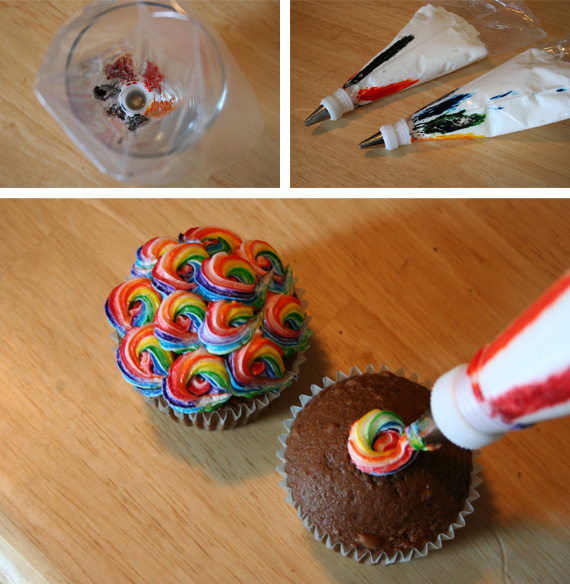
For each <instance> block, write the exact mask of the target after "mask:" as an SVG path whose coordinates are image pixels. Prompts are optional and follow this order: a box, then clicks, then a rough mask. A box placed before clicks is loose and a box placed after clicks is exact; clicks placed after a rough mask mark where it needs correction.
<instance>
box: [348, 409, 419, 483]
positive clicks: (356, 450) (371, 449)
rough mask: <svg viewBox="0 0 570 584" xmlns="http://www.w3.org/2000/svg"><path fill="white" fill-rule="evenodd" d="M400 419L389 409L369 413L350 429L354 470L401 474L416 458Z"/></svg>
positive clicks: (376, 473) (349, 444) (415, 451)
mask: <svg viewBox="0 0 570 584" xmlns="http://www.w3.org/2000/svg"><path fill="white" fill-rule="evenodd" d="M405 428H406V425H405V424H404V421H403V420H402V418H400V416H398V415H397V414H395V413H394V412H390V411H388V410H370V411H369V412H368V413H367V414H366V415H364V416H363V417H362V418H360V419H359V420H356V422H354V423H353V424H352V426H351V428H350V434H349V437H348V452H349V454H350V458H351V460H352V462H353V463H354V465H355V466H356V468H358V469H359V470H361V471H362V472H365V473H367V474H370V475H376V476H382V475H387V474H392V473H394V472H397V471H400V470H402V469H403V468H405V467H406V466H408V465H409V464H410V463H411V462H412V461H413V459H414V458H415V457H416V456H417V454H418V452H417V450H414V448H413V447H412V445H411V444H410V443H409V442H408V439H407V437H406V434H405Z"/></svg>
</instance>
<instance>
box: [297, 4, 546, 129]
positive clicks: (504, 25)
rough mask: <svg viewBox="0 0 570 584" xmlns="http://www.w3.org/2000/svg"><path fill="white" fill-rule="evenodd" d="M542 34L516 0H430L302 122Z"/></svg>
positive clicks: (334, 113) (327, 116)
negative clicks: (385, 44)
mask: <svg viewBox="0 0 570 584" xmlns="http://www.w3.org/2000/svg"><path fill="white" fill-rule="evenodd" d="M544 36H546V33H545V32H544V30H543V29H542V28H541V26H540V23H539V22H538V20H537V19H536V17H535V16H534V15H533V14H532V12H531V11H530V10H529V9H528V7H527V6H526V5H525V3H524V2H522V1H519V0H432V1H431V2H429V3H427V4H426V5H425V6H422V7H421V8H420V9H419V10H418V11H417V12H416V13H415V14H414V15H413V17H412V19H411V20H410V22H409V23H408V24H407V25H406V26H405V27H404V28H403V29H402V30H401V31H400V32H399V33H398V34H397V35H396V37H395V38H394V40H393V41H392V42H391V43H390V44H389V45H388V46H387V47H386V48H385V49H383V50H382V51H381V52H380V53H378V54H377V55H376V56H375V57H374V58H372V59H371V60H370V61H368V63H366V65H364V66H363V67H362V68H361V69H360V70H359V71H358V72H357V73H356V74H354V75H353V76H352V77H351V78H350V79H349V80H348V81H347V82H346V83H345V84H344V86H343V87H342V88H340V89H337V90H336V91H335V92H334V93H333V94H332V95H329V96H328V97H325V98H324V99H322V100H321V105H320V106H319V108H317V109H316V110H315V111H314V112H313V113H312V114H311V115H310V116H309V117H308V118H307V119H306V120H305V125H307V126H310V125H312V124H314V123H316V122H321V121H324V120H328V119H331V120H338V119H340V118H341V117H342V116H343V115H344V114H345V113H347V112H349V111H352V110H353V109H354V108H355V107H360V106H363V105H366V104H368V103H371V102H373V101H376V100H378V99H380V98H382V97H386V96H388V95H392V94H394V93H398V92H399V91H403V90H404V89H407V88H408V87H414V86H416V85H420V84H421V83H425V82H426V81H430V80H432V79H437V78H438V77H441V76H443V75H446V74H447V73H451V72H452V71H456V70H457V69H461V68H462V67H465V66H466V65H469V64H471V63H474V62H475V61H479V60H480V59H483V58H484V57H486V56H489V55H498V54H500V53H505V52H508V51H512V50H514V49H519V48H521V47H525V46H528V45H530V44H532V43H534V42H536V41H537V40H540V39H541V38H543V37H544Z"/></svg>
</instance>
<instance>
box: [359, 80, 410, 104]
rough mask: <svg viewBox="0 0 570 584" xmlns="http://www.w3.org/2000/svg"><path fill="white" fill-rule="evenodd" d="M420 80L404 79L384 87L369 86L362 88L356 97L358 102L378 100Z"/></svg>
mask: <svg viewBox="0 0 570 584" xmlns="http://www.w3.org/2000/svg"><path fill="white" fill-rule="evenodd" d="M418 81H419V79H405V80H404V81H398V82H397V83H391V84H390V85H384V86H383V87H368V88H366V89H361V90H360V91H359V92H358V95H357V97H356V103H360V102H362V101H376V100H377V99H380V98H381V97H386V96H388V95H392V94H393V93H398V91H402V90H403V89H407V88H408V87H411V86H412V85H414V83H417V82H418Z"/></svg>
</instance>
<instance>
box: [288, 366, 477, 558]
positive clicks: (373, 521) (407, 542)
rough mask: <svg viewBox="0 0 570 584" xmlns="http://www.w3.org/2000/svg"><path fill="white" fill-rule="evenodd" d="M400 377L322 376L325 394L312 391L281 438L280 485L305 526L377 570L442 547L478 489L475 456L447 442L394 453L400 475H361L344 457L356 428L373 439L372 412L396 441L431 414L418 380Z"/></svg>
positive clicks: (349, 456)
mask: <svg viewBox="0 0 570 584" xmlns="http://www.w3.org/2000/svg"><path fill="white" fill-rule="evenodd" d="M397 373H398V375H395V374H392V373H390V372H389V371H387V368H385V367H384V368H383V370H382V371H381V372H380V373H374V369H373V368H371V367H370V368H369V369H367V372H366V373H365V374H361V373H360V371H359V370H358V369H356V368H354V369H353V370H352V372H351V377H350V378H347V376H346V375H344V374H343V373H340V372H339V373H338V374H337V382H336V383H335V382H333V381H332V380H330V379H325V380H324V381H325V383H324V388H321V387H318V386H316V385H314V386H312V388H311V389H312V393H313V395H312V396H303V397H302V398H301V404H302V407H300V408H292V411H293V414H294V418H292V419H291V420H288V421H287V422H286V423H285V427H286V428H287V430H288V433H287V434H284V435H283V436H281V437H280V440H281V442H282V444H283V446H284V447H285V448H284V449H283V450H281V451H280V452H279V453H278V456H279V458H280V459H281V460H282V461H283V464H282V465H280V466H279V467H278V470H279V472H280V473H281V474H282V475H283V476H284V479H283V481H282V483H281V485H282V486H283V488H284V489H285V490H286V492H287V501H288V502H289V503H290V504H292V505H293V506H294V507H295V508H296V510H297V514H298V516H299V517H300V518H301V519H302V520H303V523H304V525H305V527H307V528H308V529H309V530H310V531H311V532H312V533H313V535H314V536H315V538H317V539H318V540H320V541H323V542H324V543H325V544H326V545H327V547H329V548H331V549H336V550H339V551H340V552H341V553H342V554H343V555H345V556H349V557H352V558H353V559H356V560H357V561H365V562H368V563H373V564H377V563H381V564H389V563H393V562H401V561H408V560H410V559H411V558H413V557H418V556H424V555H426V554H427V553H428V551H429V550H430V549H434V548H440V547H441V545H442V542H443V541H444V540H447V539H451V538H453V537H454V536H455V530H456V529H457V528H459V527H461V526H463V525H464V524H465V520H464V517H465V515H468V514H469V513H471V512H472V511H473V508H472V506H471V501H473V500H474V499H476V498H477V497H478V494H477V492H476V490H475V487H476V486H477V485H478V484H479V483H480V480H479V478H478V477H477V476H476V474H477V472H478V470H479V468H480V467H479V465H478V463H476V462H475V463H474V461H473V455H472V452H471V451H469V450H464V449H461V448H459V447H457V446H454V445H453V444H450V443H446V444H443V445H442V446H441V448H439V449H437V450H434V451H433V452H417V451H416V452H411V451H409V452H401V453H398V457H399V459H400V461H399V462H400V463H402V462H405V464H404V465H403V466H402V467H401V468H400V470H398V471H397V472H392V470H393V469H390V468H388V467H385V468H384V471H386V472H388V474H382V476H376V475H375V474H373V473H374V469H373V468H366V469H365V470H361V469H362V468H363V466H362V464H361V463H362V457H361V458H355V457H354V453H351V452H350V450H351V447H352V446H354V444H352V445H351V442H352V441H353V439H354V434H355V432H360V431H362V432H363V435H364V436H367V437H366V439H369V438H370V439H371V440H372V439H373V438H374V437H373V436H372V435H371V434H370V433H369V430H370V427H369V426H368V424H369V420H370V419H371V417H370V416H372V419H374V416H378V411H379V410H380V411H382V412H388V414H389V415H388V417H390V418H391V419H390V421H389V422H388V424H387V425H388V427H390V428H391V430H392V434H394V433H396V435H397V433H398V431H399V432H400V433H401V432H402V430H403V428H404V427H405V426H406V425H408V424H411V423H412V422H414V421H415V420H417V419H418V418H419V417H420V416H421V415H422V414H423V413H424V412H425V411H426V410H427V409H428V408H429V396H430V392H429V390H428V389H427V388H426V387H424V386H422V385H420V384H418V383H417V376H415V375H414V376H412V377H411V379H406V378H405V377H403V375H404V372H403V370H399V371H398V372H397ZM398 426H399V429H398ZM373 433H374V432H373V431H372V434H373ZM378 436H379V435H378ZM384 438H385V437H383V438H382V440H383V439H384ZM380 447H381V446H380ZM380 447H379V446H378V445H376V448H377V449H380ZM371 448H372V450H374V447H371ZM361 454H362V453H361ZM364 454H366V452H364ZM372 458H373V457H372ZM404 459H405V460H404ZM368 464H372V466H373V463H370V462H369V461H367V462H366V464H365V465H364V466H365V467H366V465H368ZM390 473H391V474H390Z"/></svg>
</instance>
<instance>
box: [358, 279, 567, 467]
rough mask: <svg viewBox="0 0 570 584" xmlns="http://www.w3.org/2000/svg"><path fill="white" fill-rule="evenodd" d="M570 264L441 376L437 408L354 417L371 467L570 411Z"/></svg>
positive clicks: (362, 462)
mask: <svg viewBox="0 0 570 584" xmlns="http://www.w3.org/2000/svg"><path fill="white" fill-rule="evenodd" d="M569 323H570V271H568V272H567V273H566V274H565V275H564V276H562V278H560V279H559V280H558V281H557V282H556V283H555V284H553V285H552V286H551V287H550V288H549V289H548V290H547V291H546V292H545V293H544V294H543V295H542V296H541V297H540V298H539V299H538V300H536V301H535V302H534V304H532V305H531V306H530V307H529V308H528V309H527V310H526V311H525V312H523V314H521V315H520V316H519V317H518V318H517V319H516V320H515V321H514V322H513V323H512V324H511V325H510V326H509V327H508V328H507V329H506V330H505V331H504V332H502V333H501V334H500V335H499V336H498V337H497V338H496V339H495V340H494V341H493V342H491V343H490V344H489V345H486V346H485V347H483V348H482V349H480V350H479V351H478V352H477V353H476V354H475V356H474V357H473V359H471V361H470V362H469V363H468V364H462V365H458V366H457V367H455V368H454V369H451V370H450V371H448V372H447V373H445V374H444V375H442V376H441V377H439V378H438V379H437V381H436V382H435V384H434V386H433V389H432V392H431V404H430V406H431V411H428V412H426V413H425V414H424V415H423V416H422V417H421V418H420V419H419V420H417V421H416V422H414V423H412V424H410V425H409V426H404V424H403V422H402V420H401V418H399V416H397V415H396V414H394V413H393V412H389V411H380V410H372V411H371V412H368V413H367V414H366V415H365V416H363V417H362V418H360V420H357V421H356V422H354V424H353V426H352V428H351V431H350V435H349V440H348V450H349V453H350V456H351V458H352V461H353V462H354V464H355V465H356V466H357V467H358V468H359V469H360V470H362V471H364V472H367V473H368V474H375V475H385V474H392V473H394V472H398V471H399V470H402V468H404V467H405V466H407V465H408V464H410V463H411V462H412V461H413V459H414V458H415V456H416V455H417V454H418V451H420V450H428V451H429V450H435V449H436V448H437V447H439V445H440V443H441V442H442V441H443V440H449V441H450V442H453V443H455V444H457V445H458V446H460V447H462V448H467V449H478V448H482V447H483V446H486V445H488V444H490V443H492V442H494V441H496V440H499V439H500V438H502V437H503V436H504V435H505V434H506V433H507V432H510V431H511V430H520V429H523V428H527V427H528V426H530V425H533V424H535V423H537V422H542V421H544V420H549V419H553V418H558V417H562V416H567V415H570V326H568V325H569Z"/></svg>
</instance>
